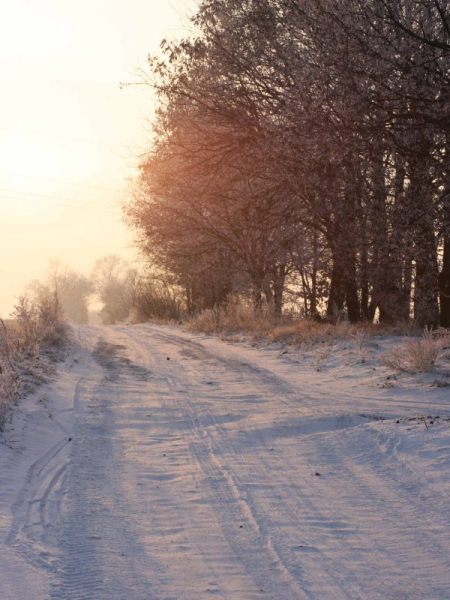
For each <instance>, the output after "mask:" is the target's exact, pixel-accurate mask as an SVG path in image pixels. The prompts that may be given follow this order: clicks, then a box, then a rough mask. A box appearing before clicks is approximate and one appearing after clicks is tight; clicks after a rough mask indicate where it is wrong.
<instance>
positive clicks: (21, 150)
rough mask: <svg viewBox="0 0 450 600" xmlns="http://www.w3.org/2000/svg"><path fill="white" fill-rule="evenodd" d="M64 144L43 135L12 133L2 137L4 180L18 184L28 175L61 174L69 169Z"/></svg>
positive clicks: (0, 153)
mask: <svg viewBox="0 0 450 600" xmlns="http://www.w3.org/2000/svg"><path fill="white" fill-rule="evenodd" d="M67 166H68V165H67V164H66V161H65V157H64V153H62V152H61V147H60V146H58V145H56V144H52V143H51V142H49V141H48V140H46V139H45V138H43V137H40V136H33V135H30V134H27V133H20V132H12V133H8V134H6V135H5V136H2V137H0V170H1V174H2V177H1V180H2V181H3V180H4V178H5V177H4V176H7V177H8V179H9V181H10V182H11V183H13V184H15V185H17V184H21V183H22V184H26V183H27V179H29V178H52V177H62V176H64V174H65V173H67V172H68V169H67Z"/></svg>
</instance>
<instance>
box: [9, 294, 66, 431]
mask: <svg viewBox="0 0 450 600" xmlns="http://www.w3.org/2000/svg"><path fill="white" fill-rule="evenodd" d="M13 316H14V319H12V320H8V321H6V322H3V321H1V320H0V428H1V427H2V426H3V424H4V420H5V418H6V415H7V412H8V410H9V407H10V406H11V404H12V403H13V402H14V401H15V400H16V399H17V397H18V395H19V394H20V391H21V389H22V390H24V391H25V384H27V383H30V382H37V381H39V380H42V371H43V370H44V369H43V366H44V362H45V360H44V356H45V355H48V353H49V349H50V348H56V347H58V346H60V345H61V344H62V342H63V340H64V339H65V333H66V330H65V325H64V323H63V320H62V317H61V311H60V308H59V303H58V301H57V299H56V298H54V297H43V298H41V299H40V300H39V302H37V303H32V302H30V301H29V300H27V299H26V298H21V299H20V300H19V302H18V304H17V306H16V307H15V311H14V315H13ZM51 359H52V360H54V357H53V356H52V357H51Z"/></svg>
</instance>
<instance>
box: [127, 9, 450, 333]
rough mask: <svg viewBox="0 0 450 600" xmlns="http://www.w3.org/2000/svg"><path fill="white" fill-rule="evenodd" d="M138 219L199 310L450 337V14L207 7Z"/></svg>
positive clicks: (155, 257)
mask: <svg viewBox="0 0 450 600" xmlns="http://www.w3.org/2000/svg"><path fill="white" fill-rule="evenodd" d="M193 26H194V28H195V31H196V33H195V35H193V36H192V37H190V38H188V39H184V40H182V41H181V42H176V43H169V42H163V44H162V56H161V57H159V58H153V59H151V61H150V62H151V72H152V80H151V83H152V84H153V85H155V86H156V87H157V90H158V92H159V98H160V102H159V110H158V115H157V121H156V136H157V137H156V143H155V144H154V147H153V148H152V150H151V152H150V153H149V154H148V156H146V158H145V159H144V160H143V161H142V164H141V168H140V177H139V185H138V186H137V187H138V189H137V192H136V194H135V195H134V198H133V201H132V202H131V203H130V205H129V206H128V208H127V218H128V220H129V222H130V224H131V225H132V226H133V227H134V228H135V229H136V231H137V232H138V233H139V241H140V244H141V248H142V249H143V251H144V252H145V253H146V254H147V256H148V257H150V258H151V260H152V262H153V264H154V265H155V266H156V267H157V268H159V269H161V270H162V271H164V272H166V273H168V274H169V275H170V277H171V278H172V281H173V283H175V284H176V285H178V286H180V288H181V289H183V291H184V295H185V302H186V305H187V306H188V308H189V310H191V311H195V310H200V309H202V308H207V307H212V306H214V305H217V304H221V303H224V302H226V300H227V298H228V296H229V295H230V294H231V293H241V294H246V295H248V296H249V297H251V298H252V301H253V303H254V306H255V309H256V310H259V309H261V307H262V306H263V303H264V304H267V306H268V307H269V308H270V309H271V310H273V311H274V312H275V313H281V311H282V309H283V306H284V305H285V304H286V302H290V301H291V300H293V299H295V300H300V301H301V305H302V311H303V313H304V315H305V316H308V317H318V316H326V315H327V316H328V317H329V318H330V319H333V318H336V317H337V315H339V314H341V313H342V312H343V311H345V312H346V313H347V315H348V318H349V320H350V321H351V322H357V321H360V320H372V319H373V318H374V315H375V314H376V313H377V314H379V318H380V321H381V322H383V323H391V322H396V321H399V320H407V319H409V318H411V317H412V318H414V320H415V321H416V322H417V324H418V325H420V326H431V327H434V326H437V325H438V324H439V323H440V324H441V325H443V326H446V327H449V326H450V161H449V153H450V87H449V83H450V5H449V3H448V2H447V1H446V0H421V1H420V2H418V1H413V0H202V1H201V3H200V7H199V10H198V12H197V14H196V16H195V17H194V19H193Z"/></svg>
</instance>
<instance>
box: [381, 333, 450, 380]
mask: <svg viewBox="0 0 450 600" xmlns="http://www.w3.org/2000/svg"><path fill="white" fill-rule="evenodd" d="M449 340H450V334H449V333H448V332H447V331H445V330H438V331H436V332H430V331H428V330H425V331H424V333H423V335H422V337H421V338H419V339H408V340H406V341H405V342H403V344H401V345H400V346H398V347H397V348H394V349H393V350H392V351H391V352H390V353H389V354H386V355H384V356H383V357H382V362H383V364H384V365H385V366H386V367H389V368H391V369H395V370H397V371H404V372H407V373H427V372H429V371H431V370H432V369H433V367H434V365H435V364H436V361H437V359H438V358H439V355H440V354H441V352H442V351H443V349H444V347H445V346H446V344H448V343H449Z"/></svg>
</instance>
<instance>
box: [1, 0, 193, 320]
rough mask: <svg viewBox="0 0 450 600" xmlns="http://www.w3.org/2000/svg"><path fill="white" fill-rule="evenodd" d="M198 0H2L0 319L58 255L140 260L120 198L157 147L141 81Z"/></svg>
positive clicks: (80, 265) (79, 261)
mask: <svg viewBox="0 0 450 600" xmlns="http://www.w3.org/2000/svg"><path fill="white" fill-rule="evenodd" d="M195 5H196V0H126V1H125V0H39V1H38V0H0V7H1V11H0V81H1V93H0V316H7V314H8V313H9V311H10V310H11V308H12V305H13V302H14V298H15V297H17V296H18V295H19V294H20V293H21V291H22V290H23V288H24V286H25V285H26V284H27V283H28V282H29V281H30V280H32V279H34V278H36V277H41V276H42V275H43V273H44V272H45V270H46V268H47V265H48V262H49V260H53V259H58V260H61V261H63V262H65V263H67V264H68V265H69V266H71V267H72V268H75V269H78V270H82V271H84V272H89V271H90V269H91V267H92V265H93V263H94V261H95V260H96V259H97V258H99V257H101V256H104V255H106V254H120V255H122V256H125V257H127V258H130V259H133V257H134V255H135V253H134V250H133V247H132V236H131V234H130V232H128V231H127V230H126V228H125V226H124V225H123V223H122V216H121V210H120V204H121V202H122V201H123V199H124V198H125V197H126V195H127V193H128V187H129V184H128V181H129V180H130V178H132V177H133V175H134V173H135V166H136V164H137V162H138V158H137V157H138V155H139V153H141V152H142V151H143V150H144V149H146V148H148V147H149V144H150V140H151V127H150V124H149V120H151V117H152V110H153V107H154V99H153V97H152V94H151V92H150V90H149V89H146V88H143V87H142V86H129V87H126V88H125V89H123V90H121V89H120V87H119V83H120V82H123V81H126V82H130V81H135V80H137V77H136V72H137V70H138V69H139V68H140V67H145V65H146V56H147V54H148V53H154V52H156V51H157V50H158V47H159V43H160V41H161V40H162V39H163V38H164V37H167V38H174V37H180V36H181V35H183V33H186V31H187V28H188V27H189V22H188V20H187V18H186V16H187V15H189V14H192V12H193V10H194V9H195Z"/></svg>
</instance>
